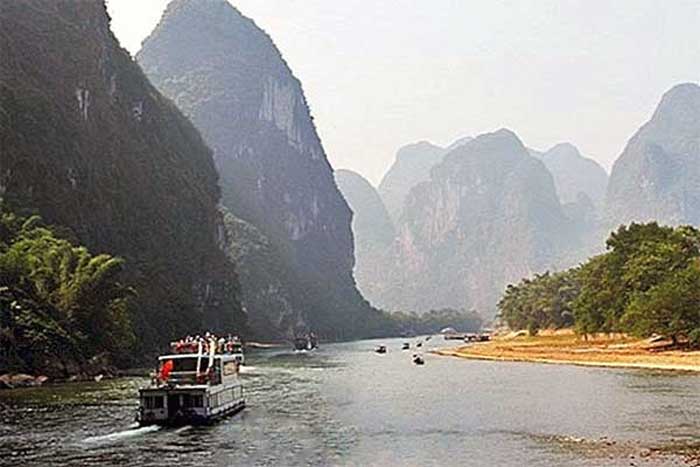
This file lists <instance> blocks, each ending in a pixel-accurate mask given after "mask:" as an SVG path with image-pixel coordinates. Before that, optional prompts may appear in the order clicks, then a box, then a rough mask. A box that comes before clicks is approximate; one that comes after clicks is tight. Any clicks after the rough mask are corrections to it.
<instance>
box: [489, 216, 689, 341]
mask: <svg viewBox="0 0 700 467" xmlns="http://www.w3.org/2000/svg"><path fill="white" fill-rule="evenodd" d="M606 245H607V250H608V251H607V252H606V253H604V254H602V255H599V256H596V257H594V258H591V259H590V260H589V261H588V262H586V263H585V264H583V265H581V266H580V267H577V268H574V269H570V270H568V271H565V272H561V273H557V274H549V273H545V274H541V275H537V276H535V278H534V279H524V280H523V281H521V282H520V283H519V284H517V285H509V286H508V288H507V289H506V292H505V294H504V296H503V298H502V299H501V301H500V302H499V304H498V307H499V310H500V316H501V318H502V319H503V320H504V321H505V322H506V323H507V324H508V325H509V326H510V327H511V328H513V329H529V330H530V331H531V332H532V333H533V334H534V333H536V332H537V330H538V329H541V328H560V327H565V326H570V325H571V324H573V325H574V327H575V329H576V331H577V332H578V333H579V334H582V335H588V334H594V333H599V332H605V333H615V332H623V333H629V334H632V335H636V336H639V337H646V336H650V335H652V334H662V335H665V336H667V337H669V338H670V339H672V340H673V341H674V342H676V341H678V340H681V339H683V340H687V341H689V342H690V343H691V344H696V345H697V344H698V343H699V342H698V340H700V339H698V338H697V336H698V335H699V334H700V232H699V231H698V230H697V229H695V228H693V227H690V226H683V227H677V228H672V227H662V226H659V225H658V224H656V223H649V224H634V223H633V224H631V225H630V226H629V227H628V226H622V227H620V228H619V229H618V230H617V231H616V232H613V233H612V234H611V235H610V238H609V239H608V240H607V242H606Z"/></svg>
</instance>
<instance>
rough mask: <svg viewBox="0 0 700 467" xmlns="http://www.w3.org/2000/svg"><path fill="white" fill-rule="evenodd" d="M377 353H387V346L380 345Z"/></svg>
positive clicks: (376, 350)
mask: <svg viewBox="0 0 700 467" xmlns="http://www.w3.org/2000/svg"><path fill="white" fill-rule="evenodd" d="M374 351H375V352H377V353H386V346H385V345H380V346H379V347H377V348H376V349H374Z"/></svg>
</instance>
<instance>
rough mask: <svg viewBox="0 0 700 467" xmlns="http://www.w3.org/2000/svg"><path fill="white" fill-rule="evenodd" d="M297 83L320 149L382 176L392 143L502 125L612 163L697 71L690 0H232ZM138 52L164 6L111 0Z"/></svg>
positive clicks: (696, 8)
mask: <svg viewBox="0 0 700 467" xmlns="http://www.w3.org/2000/svg"><path fill="white" fill-rule="evenodd" d="M230 1H231V3H232V4H233V5H235V6H236V7H238V8H239V9H240V11H241V12H242V13H243V14H245V15H246V16H249V17H251V18H253V19H254V20H255V21H256V23H257V24H258V25H259V26H261V27H262V28H263V29H265V30H266V31H267V32H268V34H270V36H271V37H272V38H273V40H274V41H275V43H276V44H277V46H278V47H279V49H280V50H281V51H282V54H283V55H284V57H285V59H286V60H287V62H288V63H289V64H290V66H291V67H292V70H293V72H294V74H295V75H296V76H297V77H298V78H299V79H300V80H301V82H302V84H303V86H304V91H305V93H306V96H307V99H308V101H309V105H310V106H311V111H312V113H313V115H314V117H315V122H316V125H317V127H318V130H319V133H320V136H321V139H322V140H323V143H324V146H325V149H326V152H327V153H328V157H329V159H330V161H331V163H332V164H333V166H334V167H336V168H349V169H353V170H356V171H358V172H360V173H362V174H363V175H365V176H366V177H367V178H369V179H370V181H372V182H373V183H375V184H376V183H378V182H379V180H380V179H381V176H382V175H383V173H384V172H385V171H386V170H387V169H388V167H389V165H390V164H391V163H392V161H393V159H394V156H395V153H396V150H397V149H398V148H399V147H400V146H402V145H404V144H407V143H410V142H415V141H418V140H421V139H427V140H429V141H432V142H434V143H436V144H442V145H446V144H448V143H450V142H451V141H452V140H454V139H456V138H458V137H460V136H464V135H477V134H479V133H484V132H487V131H493V130H495V129H498V128H501V127H508V128H510V129H512V130H514V131H515V132H516V133H518V135H519V136H520V137H521V139H522V140H523V141H524V142H525V144H526V145H528V146H530V147H533V148H536V149H546V148H549V147H550V146H553V145H554V144H555V143H557V142H561V141H569V142H571V143H573V144H575V145H576V146H578V148H579V149H580V150H581V151H582V152H583V153H584V154H586V155H589V156H590V157H593V158H594V159H596V160H598V161H599V162H601V163H602V164H603V165H604V166H605V167H606V168H608V169H609V167H610V166H611V165H612V162H613V161H614V160H615V158H616V157H617V156H618V155H619V154H620V152H621V151H622V149H623V148H624V145H625V143H626V142H627V140H628V139H629V137H631V136H632V134H633V133H634V132H635V131H636V129H637V128H639V126H641V125H642V124H643V123H644V122H645V121H646V120H647V119H648V118H649V116H650V115H651V113H652V112H653V110H654V108H655V106H656V104H657V103H658V101H659V99H660V98H661V95H662V94H663V92H665V91H666V90H668V89H669V88H670V87H671V86H673V85H675V84H677V83H680V82H687V81H693V82H697V81H698V78H700V41H699V39H700V37H699V32H700V1H698V0H614V1H613V0H609V1H603V0H520V1H515V0H510V1H505V0H479V1H476V0H230ZM108 3H109V11H110V14H111V16H112V28H113V29H114V32H115V34H116V35H117V37H118V38H119V40H120V41H121V43H122V45H124V46H125V47H126V48H127V49H129V50H130V51H131V52H132V54H135V53H136V52H137V51H138V49H139V48H140V43H141V41H142V40H143V39H144V38H145V37H146V36H147V35H148V34H149V33H150V31H151V30H152V29H153V27H155V25H156V23H157V22H158V20H159V19H160V15H161V13H162V11H163V10H164V8H165V6H166V4H167V3H168V0H108Z"/></svg>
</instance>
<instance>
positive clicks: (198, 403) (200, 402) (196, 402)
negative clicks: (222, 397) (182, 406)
mask: <svg viewBox="0 0 700 467" xmlns="http://www.w3.org/2000/svg"><path fill="white" fill-rule="evenodd" d="M202 406H204V398H203V397H202V396H192V407H202Z"/></svg>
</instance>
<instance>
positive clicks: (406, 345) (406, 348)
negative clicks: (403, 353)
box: [401, 342, 411, 350]
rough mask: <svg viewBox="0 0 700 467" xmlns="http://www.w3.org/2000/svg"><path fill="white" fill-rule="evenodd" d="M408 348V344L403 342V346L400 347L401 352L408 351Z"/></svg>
mask: <svg viewBox="0 0 700 467" xmlns="http://www.w3.org/2000/svg"><path fill="white" fill-rule="evenodd" d="M410 348H411V344H409V343H408V342H404V343H403V346H402V347H401V350H408V349H410Z"/></svg>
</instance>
